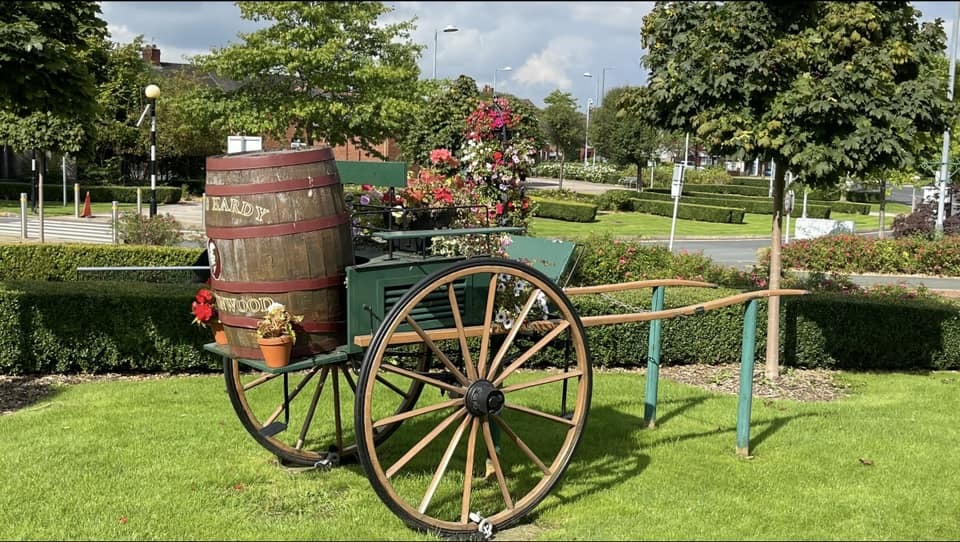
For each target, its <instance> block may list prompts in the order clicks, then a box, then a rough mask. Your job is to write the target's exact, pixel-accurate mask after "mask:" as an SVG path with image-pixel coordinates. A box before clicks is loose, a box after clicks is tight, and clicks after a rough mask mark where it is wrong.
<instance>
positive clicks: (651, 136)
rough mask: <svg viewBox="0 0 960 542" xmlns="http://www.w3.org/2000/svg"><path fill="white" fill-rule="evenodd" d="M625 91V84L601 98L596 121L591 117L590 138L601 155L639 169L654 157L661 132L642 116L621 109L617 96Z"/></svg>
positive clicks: (660, 140)
mask: <svg viewBox="0 0 960 542" xmlns="http://www.w3.org/2000/svg"><path fill="white" fill-rule="evenodd" d="M626 91H627V87H618V88H614V89H611V90H610V91H609V92H607V94H606V95H605V96H604V97H603V103H602V104H601V106H600V108H599V109H596V110H595V112H594V115H596V117H595V119H596V120H594V119H591V125H592V126H595V127H596V128H594V130H595V133H594V134H593V140H594V144H595V146H596V147H597V152H598V153H599V154H600V156H604V157H607V158H609V159H610V161H611V162H613V163H614V164H616V165H618V166H627V165H632V166H634V167H635V168H637V169H639V168H641V167H643V166H645V165H646V163H647V161H648V160H653V159H655V158H656V152H657V147H659V146H660V144H661V142H662V140H663V135H662V132H661V131H660V130H657V129H656V128H654V127H653V126H651V125H650V123H649V122H647V121H646V119H644V118H643V117H641V116H639V115H635V114H631V113H630V112H627V111H623V110H621V109H620V106H619V102H620V98H621V96H623V94H624V92H626ZM637 91H638V92H640V91H641V90H639V89H638V90H637Z"/></svg>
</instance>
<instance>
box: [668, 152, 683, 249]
mask: <svg viewBox="0 0 960 542" xmlns="http://www.w3.org/2000/svg"><path fill="white" fill-rule="evenodd" d="M685 167H686V161H684V162H683V163H682V164H674V165H673V182H672V183H671V184H670V196H671V197H672V198H673V220H671V221H670V246H669V250H670V252H673V233H674V232H675V231H676V229H677V207H679V206H680V194H681V193H682V192H683V170H684V169H685Z"/></svg>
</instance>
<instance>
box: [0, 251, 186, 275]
mask: <svg viewBox="0 0 960 542" xmlns="http://www.w3.org/2000/svg"><path fill="white" fill-rule="evenodd" d="M202 253H203V249H197V248H186V247H159V246H147V245H87V244H80V243H57V244H53V243H44V244H37V243H29V244H19V243H11V244H0V280H3V281H9V280H50V281H65V280H76V279H77V268H78V267H129V266H145V267H158V266H187V265H193V264H194V262H196V261H197V259H198V258H199V257H200V255H201V254H202Z"/></svg>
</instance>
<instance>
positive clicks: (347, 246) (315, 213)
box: [204, 147, 353, 359]
mask: <svg viewBox="0 0 960 542" xmlns="http://www.w3.org/2000/svg"><path fill="white" fill-rule="evenodd" d="M204 212H205V213H206V217H205V222H206V234H207V238H208V241H207V257H208V260H209V264H210V287H211V289H212V290H213V291H214V293H215V294H216V298H217V310H218V312H219V315H220V321H221V322H223V324H224V330H225V331H226V333H227V340H228V342H229V346H230V352H231V355H233V356H235V357H240V358H248V359H263V355H262V354H261V353H260V348H259V347H258V346H257V335H256V328H257V322H258V321H259V320H260V318H262V317H263V316H264V314H266V311H267V308H268V307H269V306H270V304H271V303H273V302H278V303H282V304H284V305H285V306H286V307H287V310H289V311H290V312H291V313H292V314H295V315H302V316H303V322H301V323H300V325H299V326H298V327H297V341H296V343H295V344H294V349H293V354H292V356H293V357H294V358H296V357H303V356H308V355H311V354H318V353H324V352H330V351H331V350H333V349H335V348H336V347H338V346H341V345H343V344H345V342H346V289H345V286H344V278H345V274H346V269H345V268H346V266H347V265H351V264H352V263H353V245H352V243H351V237H350V217H349V213H348V211H347V207H346V204H345V203H344V199H343V186H342V185H341V184H340V176H339V174H338V173H337V167H336V163H335V162H334V160H333V152H332V151H331V150H330V149H329V148H327V147H323V148H309V149H304V150H284V151H276V152H259V151H257V152H246V153H238V154H229V155H220V156H211V157H208V158H207V184H206V204H205V208H204Z"/></svg>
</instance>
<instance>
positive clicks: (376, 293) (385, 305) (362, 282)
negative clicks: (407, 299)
mask: <svg viewBox="0 0 960 542" xmlns="http://www.w3.org/2000/svg"><path fill="white" fill-rule="evenodd" d="M461 259H462V258H442V259H431V260H382V261H374V262H370V263H366V264H363V265H357V266H352V267H349V268H347V346H346V348H347V349H348V351H351V352H359V351H360V350H361V349H360V348H359V347H357V346H355V345H354V342H353V339H354V337H356V336H358V335H370V334H373V333H375V332H376V331H377V328H378V327H379V326H380V322H382V321H383V317H384V316H386V314H387V313H388V312H389V311H390V309H391V308H392V307H393V305H394V304H395V303H396V302H397V301H399V299H400V298H401V297H402V296H403V295H404V294H405V293H407V291H409V290H410V288H411V287H412V286H414V285H415V284H416V283H417V282H418V281H419V280H420V279H422V278H423V277H425V276H427V275H429V274H430V273H432V272H434V271H436V270H438V269H442V268H444V267H447V266H449V265H451V264H452V263H454V262H457V261H460V260H461ZM476 277H477V276H473V277H471V278H470V280H469V283H467V282H464V281H458V282H457V283H455V284H454V289H455V292H456V294H457V304H458V305H459V309H460V314H461V318H463V321H464V324H465V325H473V324H478V323H480V322H481V321H482V319H483V309H484V304H485V303H486V296H485V295H484V292H485V291H486V286H487V284H486V283H485V284H479V283H480V282H488V281H489V278H487V281H481V280H478V279H477V278H476ZM412 316H413V317H414V318H415V319H416V322H417V324H418V325H419V326H421V327H422V328H423V329H436V328H443V327H452V326H453V325H454V321H453V314H452V312H451V308H450V302H449V300H448V299H447V294H446V292H439V291H438V292H432V293H430V294H429V295H428V296H427V297H426V298H425V299H424V302H423V303H421V304H419V305H418V306H417V309H416V310H415V311H414V314H412ZM400 330H402V331H410V328H409V327H408V326H406V325H404V326H401V327H400Z"/></svg>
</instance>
